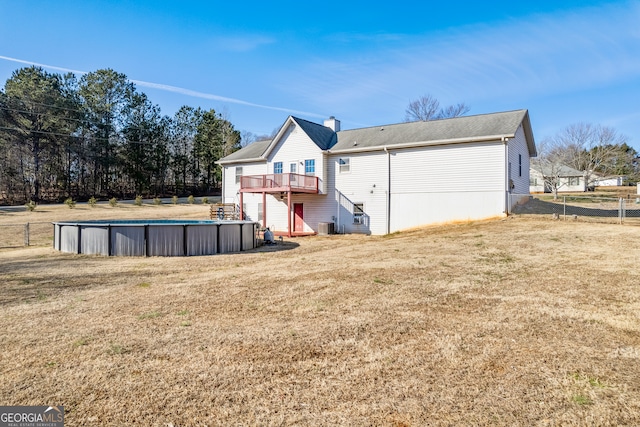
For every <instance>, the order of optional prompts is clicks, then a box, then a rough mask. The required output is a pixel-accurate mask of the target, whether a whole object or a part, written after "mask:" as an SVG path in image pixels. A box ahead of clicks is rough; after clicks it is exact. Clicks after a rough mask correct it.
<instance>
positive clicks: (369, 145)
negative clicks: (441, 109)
mask: <svg viewBox="0 0 640 427" xmlns="http://www.w3.org/2000/svg"><path fill="white" fill-rule="evenodd" d="M521 124H522V125H523V129H524V132H525V137H526V139H527V144H528V147H529V154H530V155H532V156H535V155H536V149H535V143H534V141H533V132H532V131H531V123H530V121H529V113H528V111H527V110H516V111H508V112H503V113H492V114H481V115H475V116H464V117H456V118H453V119H442V120H431V121H424V122H422V121H420V122H410V123H399V124H394V125H385V126H375V127H369V128H362V129H353V130H346V131H341V132H338V142H337V144H335V145H334V146H333V147H332V148H331V152H332V153H336V152H357V151H369V150H376V149H383V148H384V147H388V148H400V146H403V147H404V146H426V145H443V144H454V143H464V142H478V141H496V140H497V141H500V140H501V139H502V138H513V137H514V136H515V134H516V131H517V130H518V128H519V127H520V125H521Z"/></svg>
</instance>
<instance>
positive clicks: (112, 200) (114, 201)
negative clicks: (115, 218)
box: [109, 197, 118, 208]
mask: <svg viewBox="0 0 640 427" xmlns="http://www.w3.org/2000/svg"><path fill="white" fill-rule="evenodd" d="M109 205H111V207H112V208H115V207H116V206H118V199H116V198H115V197H112V198H110V199H109Z"/></svg>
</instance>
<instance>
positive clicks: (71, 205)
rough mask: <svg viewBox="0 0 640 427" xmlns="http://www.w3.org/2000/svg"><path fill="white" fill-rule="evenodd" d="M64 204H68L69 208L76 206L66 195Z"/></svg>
mask: <svg viewBox="0 0 640 427" xmlns="http://www.w3.org/2000/svg"><path fill="white" fill-rule="evenodd" d="M64 204H65V205H67V206H69V209H73V208H75V207H76V202H75V200H73V199H72V198H71V197H67V199H66V200H65V201H64Z"/></svg>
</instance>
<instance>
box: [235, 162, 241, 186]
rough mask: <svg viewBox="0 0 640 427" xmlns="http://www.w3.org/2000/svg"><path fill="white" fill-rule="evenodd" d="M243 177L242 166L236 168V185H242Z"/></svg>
mask: <svg viewBox="0 0 640 427" xmlns="http://www.w3.org/2000/svg"><path fill="white" fill-rule="evenodd" d="M241 176H242V166H236V184H240V177H241Z"/></svg>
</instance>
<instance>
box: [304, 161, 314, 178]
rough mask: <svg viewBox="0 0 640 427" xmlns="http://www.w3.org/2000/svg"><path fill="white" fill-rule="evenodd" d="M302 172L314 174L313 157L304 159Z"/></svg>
mask: <svg viewBox="0 0 640 427" xmlns="http://www.w3.org/2000/svg"><path fill="white" fill-rule="evenodd" d="M304 174H305V175H315V174H316V161H315V159H310V160H305V161H304Z"/></svg>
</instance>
